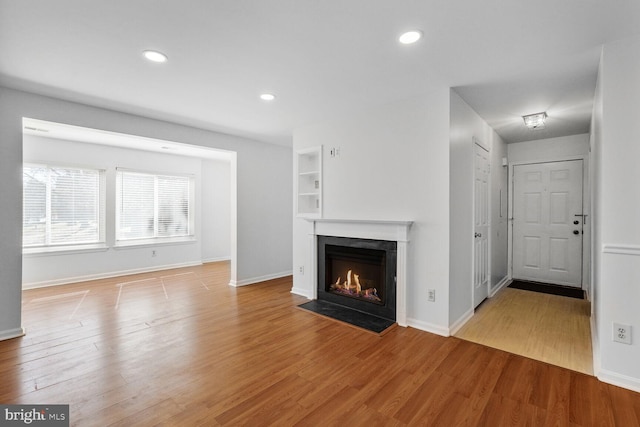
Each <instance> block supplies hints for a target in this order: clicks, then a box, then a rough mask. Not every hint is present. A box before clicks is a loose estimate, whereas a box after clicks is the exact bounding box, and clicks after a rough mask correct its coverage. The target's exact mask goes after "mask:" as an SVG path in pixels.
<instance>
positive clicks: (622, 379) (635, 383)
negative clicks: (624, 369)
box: [597, 368, 640, 393]
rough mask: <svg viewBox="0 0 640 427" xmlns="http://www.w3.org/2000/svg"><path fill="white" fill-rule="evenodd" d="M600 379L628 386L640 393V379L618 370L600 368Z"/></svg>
mask: <svg viewBox="0 0 640 427" xmlns="http://www.w3.org/2000/svg"><path fill="white" fill-rule="evenodd" d="M597 377H598V379H599V380H600V381H602V382H604V383H607V384H612V385H615V386H618V387H622V388H626V389H628V390H633V391H636V392H638V393H640V379H638V378H634V377H629V376H627V375H622V374H619V373H617V372H612V371H607V370H606V369H602V368H601V369H599V372H598V375H597Z"/></svg>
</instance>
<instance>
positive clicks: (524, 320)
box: [455, 288, 593, 375]
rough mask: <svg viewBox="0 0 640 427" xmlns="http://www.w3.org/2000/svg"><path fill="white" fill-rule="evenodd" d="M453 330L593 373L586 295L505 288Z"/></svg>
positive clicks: (566, 366)
mask: <svg viewBox="0 0 640 427" xmlns="http://www.w3.org/2000/svg"><path fill="white" fill-rule="evenodd" d="M558 325H562V327H558ZM455 335H456V337H458V338H462V339H464V340H468V341H472V342H475V343H478V344H483V345H487V346H489V347H493V348H497V349H500V350H505V351H508V352H511V353H515V354H519V355H521V356H525V357H529V358H532V359H536V360H540V361H543V362H547V363H551V364H553V365H556V366H562V367H564V368H569V369H573V370H575V371H578V372H583V373H585V374H589V375H593V352H592V349H591V323H590V305H589V302H588V301H586V300H579V299H576V298H569V297H563V296H558V295H549V294H541V293H537V292H531V291H524V290H520V289H512V288H505V289H502V290H501V291H500V292H498V294H496V295H495V296H494V297H493V298H490V299H488V300H486V301H485V302H484V303H483V304H482V305H481V306H479V307H478V309H477V310H476V313H475V315H474V316H473V318H471V319H470V320H469V321H468V322H467V323H466V324H465V325H464V326H463V327H462V328H461V329H460V330H459V331H458V332H457V333H456V334H455Z"/></svg>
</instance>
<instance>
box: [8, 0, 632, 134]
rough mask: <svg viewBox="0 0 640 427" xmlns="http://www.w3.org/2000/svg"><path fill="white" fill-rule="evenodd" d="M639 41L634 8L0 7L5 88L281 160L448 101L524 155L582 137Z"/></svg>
mask: <svg viewBox="0 0 640 427" xmlns="http://www.w3.org/2000/svg"><path fill="white" fill-rule="evenodd" d="M416 28H417V29H421V30H422V31H424V34H425V37H424V38H423V39H422V40H421V41H420V42H419V43H417V44H415V45H410V46H403V45H399V44H398V42H397V37H398V36H399V34H400V33H402V32H403V31H405V30H408V29H416ZM637 34H640V2H639V1H638V0H538V1H535V2H529V1H523V0H482V1H478V0H400V1H392V0H324V1H318V0H189V1H184V2H177V1H174V0H136V1H129V2H119V1H97V0H56V1H51V0H20V1H16V0H0V52H1V54H0V84H1V85H3V86H8V87H14V88H18V89H24V90H29V91H32V92H36V93H41V94H45V95H51V96H56V97H60V98H63V99H69V100H73V101H78V102H82V103H86V104H90V105H96V106H100V107H105V108H112V109H116V110H120V111H124V112H129V113H134V114H140V115H145V116H149V117H153V118H158V119H163V120H169V121H174V122H178V123H183V124H187V125H191V126H197V127H201V128H205V129H211V130H216V131H221V132H226V133H230V134H235V135H240V136H245V137H249V138H253V139H257V140H261V141H265V142H272V143H278V144H284V145H290V144H291V134H292V130H293V129H295V128H297V127H300V126H305V125H309V124H314V123H317V122H323V121H326V120H332V119H335V118H338V117H343V116H345V115H348V114H350V113H351V112H352V111H354V110H362V109H368V108H372V107H374V106H376V105H381V104H387V103H392V102H397V101H401V100H403V99H409V98H414V97H422V96H428V93H429V91H430V90H432V89H433V88H436V87H440V88H442V87H453V88H455V90H456V91H457V92H458V93H459V94H460V95H461V96H462V97H463V98H464V99H465V100H466V101H467V102H468V103H469V104H470V105H471V106H472V107H473V108H474V109H475V110H476V111H477V112H478V113H479V114H480V115H481V116H482V117H483V118H484V119H485V120H487V121H488V122H489V124H490V125H492V126H493V127H494V129H496V131H497V132H498V133H499V134H500V135H501V136H503V137H504V138H505V139H506V140H507V141H508V142H516V141H523V140H529V139H540V138H547V137H554V136H561V135H567V134H575V133H583V132H587V131H588V129H589V118H590V113H591V105H592V101H593V94H594V89H595V81H596V73H597V67H598V61H599V55H600V47H601V45H602V44H603V43H608V42H611V41H614V40H617V39H621V38H626V37H631V36H634V35H637ZM145 49H157V50H160V51H162V52H164V53H166V54H167V55H168V57H169V62H168V63H166V64H154V63H150V62H147V61H145V60H143V59H142V56H141V53H142V51H143V50H145ZM263 92H272V93H274V94H276V96H277V99H276V100H275V101H274V102H271V103H267V102H265V101H261V100H260V99H259V98H258V96H259V94H261V93H263ZM539 111H547V113H548V116H549V119H548V122H547V126H546V128H545V129H544V130H541V131H534V132H531V131H528V130H526V129H525V128H524V127H523V126H522V119H521V116H522V115H523V114H529V113H536V112H539Z"/></svg>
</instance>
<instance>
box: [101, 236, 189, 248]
mask: <svg viewBox="0 0 640 427" xmlns="http://www.w3.org/2000/svg"><path fill="white" fill-rule="evenodd" d="M195 242H197V240H196V238H195V237H168V238H166V239H140V240H121V241H119V242H116V243H115V245H113V249H130V248H139V247H145V246H172V245H185V244H187V245H188V244H192V243H195Z"/></svg>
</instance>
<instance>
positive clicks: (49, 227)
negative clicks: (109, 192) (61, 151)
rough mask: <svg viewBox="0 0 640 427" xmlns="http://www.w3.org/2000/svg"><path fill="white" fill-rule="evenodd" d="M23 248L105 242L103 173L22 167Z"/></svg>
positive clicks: (95, 170) (59, 168) (75, 169)
mask: <svg viewBox="0 0 640 427" xmlns="http://www.w3.org/2000/svg"><path fill="white" fill-rule="evenodd" d="M22 176H23V220H22V236H23V238H22V240H23V247H25V248H37V247H43V248H44V247H53V246H65V245H86V244H92V243H93V244H94V243H100V242H104V202H103V200H104V197H103V188H104V184H103V183H104V171H101V170H97V169H81V168H68V167H57V166H48V165H35V164H25V165H24V167H23V172H22Z"/></svg>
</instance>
